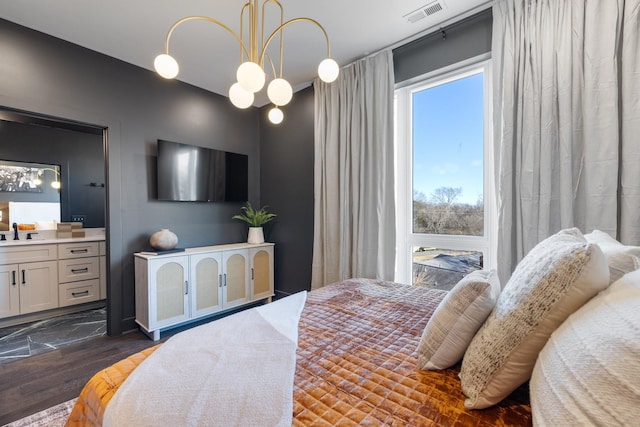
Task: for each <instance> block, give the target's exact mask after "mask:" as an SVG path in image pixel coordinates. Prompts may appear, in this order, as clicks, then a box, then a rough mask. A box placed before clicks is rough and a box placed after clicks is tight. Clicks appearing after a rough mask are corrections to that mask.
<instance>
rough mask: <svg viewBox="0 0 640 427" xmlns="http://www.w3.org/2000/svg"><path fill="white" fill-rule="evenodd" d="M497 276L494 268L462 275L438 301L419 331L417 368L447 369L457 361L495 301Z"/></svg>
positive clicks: (498, 284)
mask: <svg viewBox="0 0 640 427" xmlns="http://www.w3.org/2000/svg"><path fill="white" fill-rule="evenodd" d="M498 295H500V280H499V279H498V274H497V273H496V271H495V270H491V271H485V270H477V271H474V272H472V273H470V274H468V275H467V276H465V277H463V278H462V280H460V281H459V282H458V283H457V284H456V285H455V286H454V287H453V289H451V290H450V291H449V293H448V294H447V296H446V297H445V298H444V299H443V300H442V302H440V304H439V305H438V308H437V309H436V311H435V312H434V313H433V316H431V319H429V322H428V323H427V326H426V327H425V329H424V332H423V333H422V339H421V340H420V344H419V346H418V368H420V369H427V370H434V369H446V368H448V367H450V366H452V365H454V364H455V363H457V362H459V361H460V359H462V356H463V355H464V352H465V350H466V349H467V347H468V346H469V343H470V342H471V340H472V339H473V336H474V335H475V333H476V332H477V331H478V328H480V326H481V325H482V323H483V322H484V321H485V319H486V318H487V316H488V315H489V313H490V312H491V310H492V309H493V307H494V306H495V304H496V300H497V299H498Z"/></svg>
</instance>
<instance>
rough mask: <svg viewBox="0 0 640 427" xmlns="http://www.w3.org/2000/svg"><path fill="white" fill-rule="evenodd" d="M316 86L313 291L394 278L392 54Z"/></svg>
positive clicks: (357, 65)
mask: <svg viewBox="0 0 640 427" xmlns="http://www.w3.org/2000/svg"><path fill="white" fill-rule="evenodd" d="M314 87H315V170H314V177H315V178H314V187H315V189H314V191H315V204H314V208H315V211H314V243H313V268H312V284H311V287H312V289H315V288H318V287H322V286H324V285H326V284H329V283H333V282H336V281H339V280H343V279H347V278H352V277H368V278H379V279H384V280H393V276H394V265H395V213H394V209H395V208H394V179H393V152H394V151H393V94H394V75H393V56H392V53H391V51H390V50H387V51H384V52H381V53H379V54H377V55H375V56H373V57H369V58H366V59H363V60H360V61H357V62H355V63H353V64H351V65H349V66H347V67H345V68H343V69H342V70H340V76H339V77H338V79H337V80H336V81H335V82H333V83H330V84H326V83H323V82H321V81H320V80H319V79H317V80H316V81H315V82H314Z"/></svg>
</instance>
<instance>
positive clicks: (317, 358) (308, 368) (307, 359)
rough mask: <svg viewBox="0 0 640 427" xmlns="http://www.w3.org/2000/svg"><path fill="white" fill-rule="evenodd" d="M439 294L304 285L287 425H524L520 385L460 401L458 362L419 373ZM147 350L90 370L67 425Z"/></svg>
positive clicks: (94, 420)
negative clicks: (473, 402) (500, 394)
mask: <svg viewBox="0 0 640 427" xmlns="http://www.w3.org/2000/svg"><path fill="white" fill-rule="evenodd" d="M445 295H446V292H445V291H440V290H433V289H427V288H422V287H413V286H407V285H401V284H397V283H391V282H384V281H378V280H370V279H353V280H347V281H344V282H340V283H336V284H332V285H329V286H326V287H324V288H322V289H318V290H315V291H312V292H310V293H309V294H308V296H307V302H306V305H305V308H304V310H303V312H302V317H301V319H300V324H299V331H298V333H299V336H298V350H297V360H296V370H295V379H294V393H293V425H295V426H336V425H340V426H351V425H353V426H355V425H373V426H382V425H385V426H454V425H455V426H487V427H488V426H529V425H531V409H530V405H529V396H528V392H527V386H526V385H525V386H523V387H520V388H519V389H518V390H516V391H515V392H514V393H513V394H512V395H511V396H509V397H508V398H507V399H506V400H504V401H503V402H501V403H500V404H499V405H497V406H495V407H492V408H489V409H485V410H480V411H478V410H475V411H474V410H467V409H465V408H464V395H463V394H462V392H461V389H460V380H459V379H458V372H459V366H458V365H457V366H454V367H453V368H450V369H447V370H444V371H420V370H418V369H417V367H416V363H417V354H416V348H417V346H418V343H419V341H420V337H421V335H422V331H423V329H424V327H425V325H426V323H427V321H428V320H429V317H430V316H431V315H432V314H433V312H434V311H435V309H436V307H437V306H438V304H439V303H440V301H441V300H442V298H444V296H445ZM155 348H157V347H153V348H151V349H147V350H145V351H144V352H140V353H137V354H136V355H133V356H131V357H129V358H127V359H125V360H123V361H121V362H118V363H117V364H115V365H113V366H111V367H109V368H107V369H105V370H103V371H100V372H98V373H97V374H96V375H95V376H94V377H93V378H92V379H91V380H90V381H89V383H87V385H86V386H85V388H84V389H83V390H82V392H81V394H80V396H79V398H78V401H77V403H76V406H75V407H74V409H73V411H72V413H71V415H70V418H69V420H68V422H67V425H68V426H89V425H91V426H93V425H101V420H102V414H103V413H104V409H105V408H106V406H107V405H108V403H109V400H110V398H111V397H112V396H113V394H114V393H115V390H116V389H117V387H118V385H119V384H121V383H122V382H123V381H124V380H125V379H126V377H127V376H128V374H129V373H130V372H131V371H132V370H133V369H135V366H137V365H139V364H140V363H141V362H142V361H143V360H144V359H145V358H146V357H147V356H148V355H149V354H151V353H152V352H153V351H154V350H155Z"/></svg>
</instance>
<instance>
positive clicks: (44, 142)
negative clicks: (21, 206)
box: [0, 120, 106, 228]
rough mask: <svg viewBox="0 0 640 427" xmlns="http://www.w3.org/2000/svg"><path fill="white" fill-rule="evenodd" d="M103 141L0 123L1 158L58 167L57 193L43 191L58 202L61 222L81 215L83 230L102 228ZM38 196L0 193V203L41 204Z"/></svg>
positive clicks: (35, 126)
mask: <svg viewBox="0 0 640 427" xmlns="http://www.w3.org/2000/svg"><path fill="white" fill-rule="evenodd" d="M52 125H53V123H52ZM102 140H103V138H102V135H101V134H98V135H96V134H95V133H85V132H79V131H75V130H71V129H61V128H55V127H51V126H44V125H41V124H30V123H21V122H17V121H5V120H0V159H3V160H14V161H23V162H36V163H47V164H51V165H58V166H60V174H61V177H60V179H61V183H62V186H61V188H60V191H59V192H58V190H54V189H52V188H51V187H50V186H48V185H46V186H44V187H43V188H44V190H45V191H47V192H49V193H54V194H55V196H56V197H55V199H56V200H55V201H59V202H60V203H61V217H60V219H61V220H62V221H71V215H77V214H81V215H84V216H85V218H86V220H85V222H84V226H85V227H93V228H95V227H104V226H105V200H106V195H105V188H104V187H101V186H99V184H103V183H104V182H105V179H104V176H105V162H104V149H103V141H102ZM91 183H95V184H96V186H92V185H91ZM26 194H29V193H26ZM43 194H44V193H43ZM37 195H38V194H37V193H36V194H34V195H32V198H31V199H30V200H27V199H26V198H25V194H23V193H0V201H44V200H42V199H40V200H36V199H33V196H37ZM19 197H20V200H19V199H18V198H19ZM42 219H43V220H44V219H47V218H42ZM10 220H11V221H14V220H17V221H18V222H19V221H20V218H14V219H10Z"/></svg>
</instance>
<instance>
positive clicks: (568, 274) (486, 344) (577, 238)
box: [460, 228, 609, 409]
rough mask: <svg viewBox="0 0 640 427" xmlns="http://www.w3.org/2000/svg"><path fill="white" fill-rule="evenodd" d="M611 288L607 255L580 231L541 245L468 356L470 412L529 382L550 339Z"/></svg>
mask: <svg viewBox="0 0 640 427" xmlns="http://www.w3.org/2000/svg"><path fill="white" fill-rule="evenodd" d="M608 285H609V269H608V267H607V262H606V260H605V257H604V255H603V253H602V251H601V250H600V248H599V247H598V246H597V245H595V244H590V243H587V241H586V240H585V239H584V237H583V236H582V234H581V233H580V231H579V230H578V229H576V228H572V229H568V230H563V231H560V232H558V233H556V234H554V235H553V236H551V237H549V238H547V239H545V240H543V241H542V242H540V243H539V244H538V245H536V246H535V247H534V248H533V249H532V250H531V252H529V253H528V254H527V255H526V256H525V257H524V258H523V259H522V261H520V263H519V264H518V266H517V267H516V269H515V271H514V272H513V275H512V276H511V278H510V279H509V281H508V282H507V284H506V285H505V287H504V289H503V290H502V293H501V294H500V296H499V297H498V301H497V303H496V307H495V308H494V310H493V311H492V312H491V314H490V315H489V317H488V318H487V320H486V321H485V323H484V324H483V325H482V327H481V328H480V330H479V331H478V333H477V334H476V335H475V337H474V338H473V340H472V341H471V344H470V345H469V348H468V349H467V351H466V353H465V355H464V358H463V360H462V367H461V370H460V379H461V383H462V391H463V392H464V394H465V395H466V396H467V399H466V400H465V407H467V408H470V409H480V408H486V407H489V406H492V405H494V404H496V403H498V402H500V401H501V400H502V399H504V398H505V397H507V396H508V395H509V394H510V393H511V392H512V391H513V390H515V389H516V388H517V387H518V386H520V385H521V384H523V383H524V382H526V381H527V380H528V379H529V377H530V376H531V371H532V370H533V366H534V363H535V361H536V358H537V357H538V353H539V352H540V350H541V349H542V347H544V345H545V343H546V342H547V339H548V338H549V336H550V335H551V333H552V332H553V331H554V330H555V329H556V328H557V327H558V326H560V324H561V323H562V322H563V321H564V320H565V319H566V318H567V317H568V316H569V315H570V314H571V313H573V312H574V311H576V310H577V309H578V308H580V307H581V306H582V305H583V304H584V303H585V302H587V301H588V300H589V299H590V298H591V297H593V296H594V295H595V294H597V293H598V292H599V291H601V290H602V289H604V288H606V287H607V286H608Z"/></svg>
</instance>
